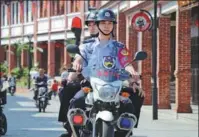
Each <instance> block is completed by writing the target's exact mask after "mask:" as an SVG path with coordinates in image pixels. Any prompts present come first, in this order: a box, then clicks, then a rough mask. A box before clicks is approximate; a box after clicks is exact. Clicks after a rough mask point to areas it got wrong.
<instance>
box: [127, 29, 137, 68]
mask: <svg viewBox="0 0 199 137" xmlns="http://www.w3.org/2000/svg"><path fill="white" fill-rule="evenodd" d="M128 29H129V30H128V35H127V40H126V46H127V48H128V49H129V52H130V56H131V57H132V56H134V54H135V53H136V52H137V47H138V33H137V32H136V31H135V30H133V28H131V27H129V28H128ZM133 66H134V68H135V70H137V69H138V65H137V62H134V63H133Z"/></svg>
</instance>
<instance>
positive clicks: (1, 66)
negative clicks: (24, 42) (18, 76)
mask: <svg viewBox="0 0 199 137" xmlns="http://www.w3.org/2000/svg"><path fill="white" fill-rule="evenodd" d="M0 71H1V72H3V73H6V74H7V73H8V66H7V65H6V63H2V64H0Z"/></svg>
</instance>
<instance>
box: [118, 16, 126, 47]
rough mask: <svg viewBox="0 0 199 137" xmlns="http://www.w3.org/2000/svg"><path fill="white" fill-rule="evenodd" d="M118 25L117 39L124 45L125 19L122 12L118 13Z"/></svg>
mask: <svg viewBox="0 0 199 137" xmlns="http://www.w3.org/2000/svg"><path fill="white" fill-rule="evenodd" d="M118 23H119V24H118V28H117V29H118V31H117V32H118V34H117V39H118V41H120V42H122V43H123V44H124V45H126V17H125V14H124V13H123V12H121V13H119V17H118Z"/></svg>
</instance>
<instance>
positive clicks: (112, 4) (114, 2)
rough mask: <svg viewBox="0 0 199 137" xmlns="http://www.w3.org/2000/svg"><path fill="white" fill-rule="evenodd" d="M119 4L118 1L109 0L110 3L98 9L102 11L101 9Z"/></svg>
mask: <svg viewBox="0 0 199 137" xmlns="http://www.w3.org/2000/svg"><path fill="white" fill-rule="evenodd" d="M121 2H122V1H118V0H116V1H115V0H114V1H112V0H111V1H109V2H107V3H106V4H104V5H102V6H100V8H99V9H103V8H112V7H114V6H116V5H118V4H119V3H121Z"/></svg>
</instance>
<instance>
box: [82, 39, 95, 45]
mask: <svg viewBox="0 0 199 137" xmlns="http://www.w3.org/2000/svg"><path fill="white" fill-rule="evenodd" d="M93 42H95V39H87V40H84V41H83V42H82V43H83V44H87V43H93Z"/></svg>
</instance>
